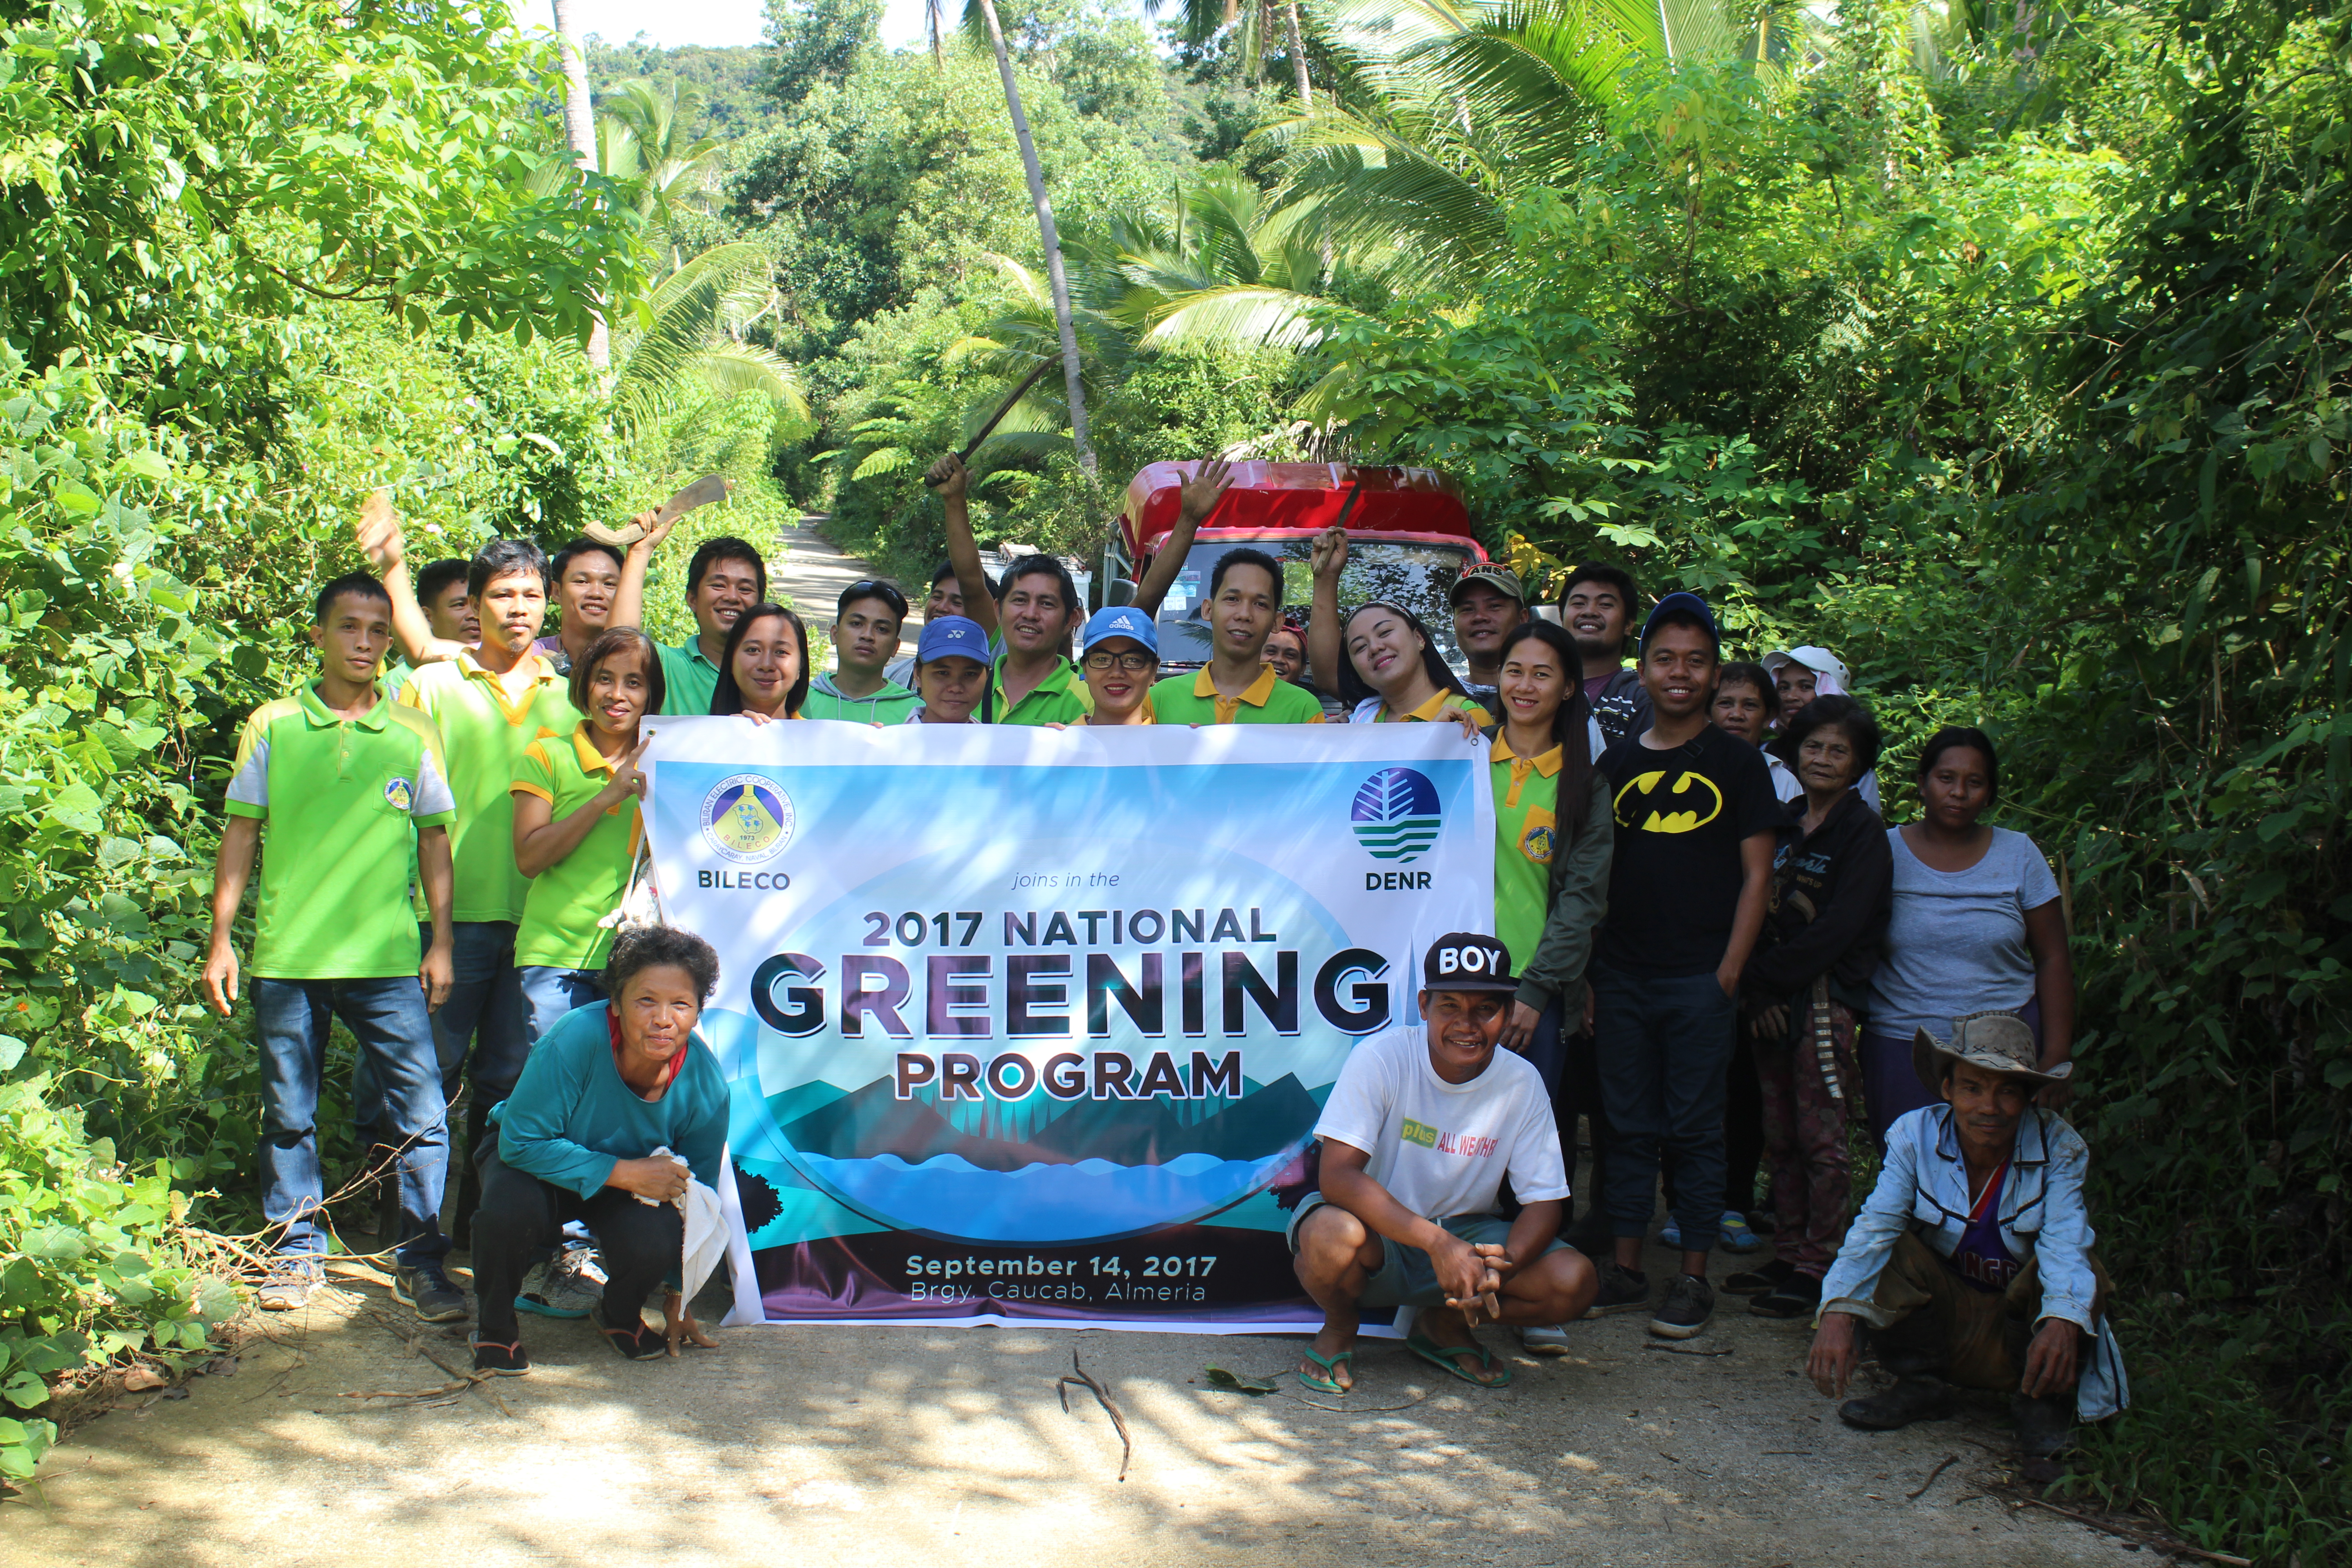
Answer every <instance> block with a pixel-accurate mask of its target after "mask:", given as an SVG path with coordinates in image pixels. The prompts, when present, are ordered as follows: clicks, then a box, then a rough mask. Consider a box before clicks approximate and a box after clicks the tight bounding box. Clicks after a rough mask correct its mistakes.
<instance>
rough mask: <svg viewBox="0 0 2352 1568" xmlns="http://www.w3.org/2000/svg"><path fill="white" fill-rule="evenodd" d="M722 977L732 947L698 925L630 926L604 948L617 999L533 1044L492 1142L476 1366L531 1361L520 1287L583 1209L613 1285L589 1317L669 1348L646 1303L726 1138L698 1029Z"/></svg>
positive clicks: (478, 1235) (477, 1220)
mask: <svg viewBox="0 0 2352 1568" xmlns="http://www.w3.org/2000/svg"><path fill="white" fill-rule="evenodd" d="M604 984H605V989H606V992H607V994H609V995H610V997H611V998H612V999H611V1000H610V1001H609V1002H598V1003H593V1004H591V1005H588V1006H585V1007H581V1008H576V1009H574V1010H573V1011H572V1012H570V1013H567V1014H565V1015H564V1016H562V1018H561V1019H559V1020H557V1022H556V1024H555V1026H554V1027H552V1028H551V1029H549V1030H548V1031H547V1033H545V1034H544V1035H541V1037H540V1038H539V1042H538V1044H537V1045H535V1046H533V1047H531V1053H530V1064H529V1065H528V1066H526V1067H525V1068H523V1072H522V1077H521V1079H520V1080H518V1081H517V1082H516V1084H515V1087H514V1092H513V1093H512V1094H510V1095H509V1096H508V1097H507V1099H506V1100H505V1101H504V1102H503V1103H501V1104H500V1105H499V1107H498V1108H497V1109H496V1110H493V1111H492V1112H491V1120H492V1121H495V1122H496V1123H497V1124H498V1128H499V1135H498V1137H497V1138H496V1139H490V1140H485V1141H484V1142H483V1145H482V1149H481V1153H480V1156H479V1158H480V1161H481V1177H482V1183H481V1185H482V1206H481V1207H480V1208H479V1209H478V1210H477V1211H476V1213H475V1215H474V1232H473V1240H474V1287H475V1291H476V1294H477V1295H478V1297H479V1299H480V1307H479V1312H480V1317H479V1324H480V1326H479V1329H478V1332H477V1333H476V1334H475V1337H474V1369H475V1370H476V1371H477V1372H491V1373H508V1374H511V1373H520V1372H527V1371H529V1370H530V1357H529V1356H528V1355H526V1354H525V1353H524V1352H523V1348H522V1342H521V1339H522V1336H521V1333H520V1330H519V1329H518V1327H517V1324H516V1321H515V1308H514V1298H515V1291H516V1289H518V1287H519V1286H520V1284H521V1281H522V1276H523V1271H524V1269H525V1268H528V1267H529V1266H530V1259H531V1257H532V1256H533V1254H534V1253H535V1252H538V1251H540V1250H541V1249H544V1248H547V1247H553V1246H554V1245H555V1244H556V1240H557V1237H559V1236H560V1235H561V1233H562V1229H563V1226H565V1225H566V1224H567V1223H569V1222H571V1221H572V1220H580V1221H583V1222H584V1223H585V1224H586V1225H587V1226H588V1228H589V1229H590V1230H591V1231H593V1232H594V1234H595V1237H596V1243H597V1246H598V1247H599V1248H600V1249H601V1250H602V1253H603V1257H604V1273H605V1277H606V1278H605V1284H604V1300H603V1302H602V1303H601V1304H600V1305H599V1306H597V1307H596V1308H594V1309H593V1310H591V1311H590V1313H589V1321H591V1322H593V1324H594V1325H595V1326H596V1328H597V1329H598V1330H599V1331H602V1332H603V1333H604V1337H605V1339H606V1340H607V1341H608V1342H610V1343H611V1344H612V1346H613V1348H614V1350H615V1351H617V1352H619V1353H620V1354H622V1355H623V1356H625V1357H627V1358H629V1359H630V1360H632V1361H635V1360H640V1359H642V1358H644V1357H646V1356H650V1355H658V1354H660V1353H661V1352H662V1351H663V1349H664V1348H665V1339H664V1335H663V1332H662V1331H660V1330H658V1329H656V1328H653V1327H651V1326H649V1325H648V1324H646V1322H645V1321H643V1318H642V1316H641V1312H642V1310H643V1308H644V1306H645V1304H646V1298H647V1297H649V1296H651V1295H652V1294H653V1292H654V1290H655V1289H656V1287H657V1286H659V1285H661V1284H662V1282H663V1281H664V1280H665V1279H667V1278H668V1277H669V1276H670V1275H672V1274H674V1273H675V1272H676V1271H677V1268H678V1267H679V1260H680V1257H681V1254H682V1252H683V1250H684V1246H685V1239H686V1230H685V1226H686V1222H685V1218H684V1215H683V1212H682V1210H681V1209H680V1207H679V1200H680V1199H682V1198H683V1197H684V1196H685V1194H686V1191H687V1185H688V1179H689V1178H691V1179H692V1180H694V1181H698V1182H700V1183H702V1184H705V1185H706V1186H712V1187H715V1186H717V1185H718V1183H719V1162H720V1160H721V1158H722V1157H723V1152H724V1150H725V1146H726V1139H727V1085H726V1083H725V1081H724V1080H723V1079H721V1078H720V1077H719V1063H718V1060H717V1058H714V1057H713V1056H712V1055H711V1054H710V1047H709V1046H708V1045H706V1044H705V1043H704V1042H703V1039H702V1037H701V1036H700V1035H698V1034H697V1033H696V1031H695V1026H696V1024H697V1023H698V1021H699V1020H700V1018H701V1016H702V1007H703V1004H704V1003H706V1002H708V1001H709V999H710V994H711V992H712V990H713V989H714V988H715V987H716V986H717V985H718V984H719V955H718V954H717V953H716V952H712V951H711V947H710V944H709V942H705V941H703V940H702V939H701V938H700V937H698V936H696V935H694V934H693V933H692V932H690V931H677V930H674V929H672V928H669V927H667V926H653V927H645V928H640V929H637V930H633V931H627V932H625V933H624V934H623V935H622V937H621V938H620V940H619V941H617V942H614V944H613V954H612V957H611V959H610V960H609V961H608V962H607V963H606V964H605V968H604ZM657 1150H667V1151H669V1152H667V1153H657V1152H656V1151H657Z"/></svg>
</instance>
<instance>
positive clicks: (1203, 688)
mask: <svg viewBox="0 0 2352 1568" xmlns="http://www.w3.org/2000/svg"><path fill="white" fill-rule="evenodd" d="M1192 695H1193V696H1195V697H1204V698H1207V699H1208V700H1211V701H1213V702H1246V703H1248V704H1249V705H1250V706H1251V707H1253V708H1263V707H1265V704H1266V700H1267V699H1268V698H1270V697H1272V696H1273V695H1274V666H1272V665H1270V664H1265V665H1260V666H1259V667H1258V672H1257V679H1255V680H1253V681H1251V682H1250V683H1249V684H1248V685H1247V686H1245V687H1244V688H1243V689H1242V690H1241V692H1240V694H1239V695H1237V696H1234V697H1226V696H1224V695H1223V694H1222V693H1220V692H1219V691H1218V690H1217V683H1216V681H1215V680H1214V679H1212V678H1211V676H1210V674H1209V667H1208V666H1207V665H1205V664H1204V665H1202V667H1201V672H1200V673H1199V674H1198V675H1195V676H1194V677H1192Z"/></svg>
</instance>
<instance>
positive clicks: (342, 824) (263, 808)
mask: <svg viewBox="0 0 2352 1568" xmlns="http://www.w3.org/2000/svg"><path fill="white" fill-rule="evenodd" d="M226 809H227V812H228V815H229V816H248V817H252V818H254V819H256V820H257V821H258V822H260V823H261V825H262V837H261V886H260V889H259V891H260V898H259V908H258V910H257V912H256V917H255V931H254V942H253V970H252V972H253V973H255V974H256V975H257V976H260V977H263V978H266V979H271V980H385V979H391V978H393V977H394V976H398V975H403V974H414V973H416V963H417V959H418V957H419V956H420V954H419V952H418V935H417V929H416V916H415V913H414V912H413V910H412V909H411V906H410V904H409V897H408V888H409V875H410V869H411V868H412V867H413V866H414V865H415V843H416V831H417V829H419V828H424V827H443V826H448V824H449V823H451V822H452V821H454V820H455V819H456V817H457V801H456V800H455V798H453V796H452V795H451V794H450V786H449V780H448V775H447V773H446V772H445V770H444V768H443V758H442V748H441V732H440V731H439V730H438V729H437V728H436V727H435V725H434V723H433V721H431V720H430V719H428V718H426V717H425V715H424V714H422V713H418V712H415V711H413V710H408V709H404V708H401V707H399V706H398V705H396V704H395V703H394V701H393V700H392V699H391V698H389V697H384V696H382V695H381V688H379V696H378V699H377V701H376V704H375V706H374V707H373V708H371V709H370V710H368V711H367V712H366V714H365V715H363V716H362V717H361V718H357V719H345V718H343V717H342V716H341V715H340V714H337V713H335V712H334V711H332V710H330V709H329V708H328V707H327V705H326V704H325V703H323V702H321V701H320V700H319V693H318V690H317V689H316V688H315V687H312V686H305V687H303V688H302V689H301V690H299V691H298V692H296V693H295V694H294V695H293V696H291V697H281V698H279V699H278V700H276V701H274V702H265V703H263V704H262V705H261V706H260V707H259V708H257V709H255V710H254V711H253V716H252V717H251V718H249V719H247V721H245V729H244V730H243V731H242V732H240V733H239V735H238V736H237V746H236V773H234V774H232V775H231V777H230V779H229V784H228V800H227V802H226Z"/></svg>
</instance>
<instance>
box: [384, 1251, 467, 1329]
mask: <svg viewBox="0 0 2352 1568" xmlns="http://www.w3.org/2000/svg"><path fill="white" fill-rule="evenodd" d="M392 1299H393V1300H395V1301H397V1302H399V1303H400V1304H401V1305H402V1306H404V1307H411V1308H414V1309H415V1311H416V1315H417V1316H418V1317H420V1318H422V1319H424V1320H425V1321H426V1322H428V1323H457V1322H463V1321H465V1318H466V1293H465V1292H464V1291H463V1290H460V1289H457V1286H455V1285H452V1284H451V1283H450V1282H449V1277H448V1276H447V1275H446V1274H444V1273H442V1272H441V1266H440V1265H439V1264H438V1263H420V1264H418V1265H416V1266H415V1268H409V1267H408V1266H406V1265H405V1264H403V1265H400V1266H397V1267H395V1268H394V1269H393V1271H392Z"/></svg>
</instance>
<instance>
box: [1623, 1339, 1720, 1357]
mask: <svg viewBox="0 0 2352 1568" xmlns="http://www.w3.org/2000/svg"><path fill="white" fill-rule="evenodd" d="M1642 1348H1643V1350H1652V1351H1664V1352H1666V1353H1667V1354H1668V1355H1729V1354H1730V1353H1731V1350H1732V1347H1731V1346H1729V1345H1725V1346H1724V1347H1723V1348H1722V1349H1720V1350H1712V1351H1701V1350H1692V1349H1690V1348H1688V1347H1687V1346H1684V1345H1669V1344H1662V1343H1660V1342H1658V1341H1656V1340H1652V1341H1651V1342H1649V1343H1647V1344H1645V1345H1643V1347H1642Z"/></svg>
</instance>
